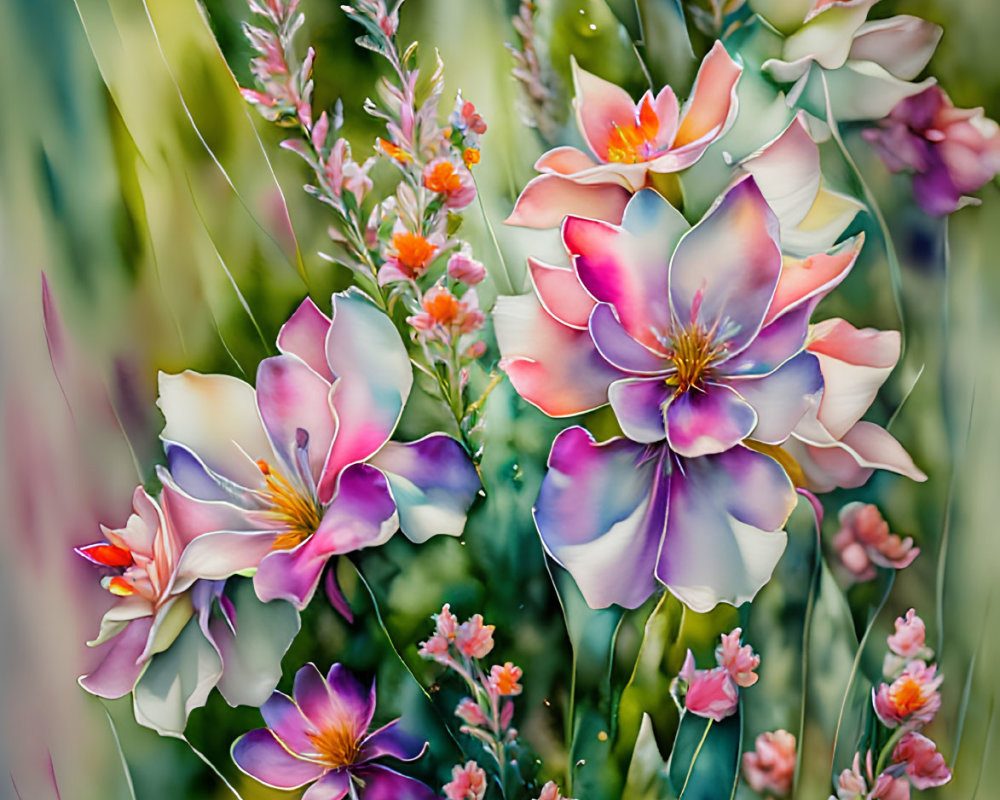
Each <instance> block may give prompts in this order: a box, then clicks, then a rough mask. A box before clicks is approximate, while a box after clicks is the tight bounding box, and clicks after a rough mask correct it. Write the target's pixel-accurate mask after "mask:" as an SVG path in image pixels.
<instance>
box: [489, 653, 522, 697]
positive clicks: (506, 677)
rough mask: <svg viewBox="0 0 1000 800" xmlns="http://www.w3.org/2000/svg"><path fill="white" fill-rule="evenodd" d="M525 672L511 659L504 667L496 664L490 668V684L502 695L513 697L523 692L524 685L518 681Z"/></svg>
mask: <svg viewBox="0 0 1000 800" xmlns="http://www.w3.org/2000/svg"><path fill="white" fill-rule="evenodd" d="M522 674H524V673H523V672H522V671H521V668H520V667H515V666H514V665H513V664H512V663H511V662H510V661H508V662H507V663H505V664H504V665H503V666H502V667H501V666H500V665H499V664H494V665H493V668H492V669H491V670H490V686H492V687H493V689H494V691H496V693H497V694H499V695H500V696H501V697H512V696H514V695H518V694H521V691H522V687H521V684H519V683H518V681H519V680H520V679H521V675H522Z"/></svg>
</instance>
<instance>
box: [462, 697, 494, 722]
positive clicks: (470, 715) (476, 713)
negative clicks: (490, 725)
mask: <svg viewBox="0 0 1000 800" xmlns="http://www.w3.org/2000/svg"><path fill="white" fill-rule="evenodd" d="M455 716H456V717H458V718H459V719H460V720H462V722H465V723H466V724H468V725H486V723H487V722H488V720H487V719H486V715H485V714H484V713H483V710H482V709H481V708H480V707H479V703H477V702H476V701H475V700H473V699H472V698H471V697H463V698H462V699H461V700H460V701H459V702H458V706H456V708H455Z"/></svg>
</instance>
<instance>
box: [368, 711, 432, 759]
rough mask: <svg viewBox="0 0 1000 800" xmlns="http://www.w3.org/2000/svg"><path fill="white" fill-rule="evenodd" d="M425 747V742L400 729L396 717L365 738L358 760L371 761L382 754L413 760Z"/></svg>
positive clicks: (421, 753)
mask: <svg viewBox="0 0 1000 800" xmlns="http://www.w3.org/2000/svg"><path fill="white" fill-rule="evenodd" d="M426 749H427V742H426V741H425V740H424V739H421V738H420V737H418V736H413V735H412V734H409V733H407V732H406V731H404V730H401V729H400V727H399V720H398V719H397V720H393V721H392V722H390V723H389V724H388V725H383V726H382V727H381V728H379V729H378V730H377V731H375V732H374V733H372V734H371V735H370V736H368V737H367V738H366V739H365V741H364V743H363V744H362V745H361V754H360V755H359V756H358V761H359V762H361V761H371V760H372V759H375V758H381V757H382V756H392V757H393V758H398V759H399V760H400V761H413V760H414V759H416V758H420V756H421V755H423V753H424V751H425V750H426Z"/></svg>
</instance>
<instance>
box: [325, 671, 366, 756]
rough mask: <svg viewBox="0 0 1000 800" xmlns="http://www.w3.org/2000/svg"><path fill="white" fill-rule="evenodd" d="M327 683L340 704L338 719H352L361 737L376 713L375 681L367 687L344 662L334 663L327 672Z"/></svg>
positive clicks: (338, 704) (335, 699) (331, 693)
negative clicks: (348, 669) (346, 667)
mask: <svg viewBox="0 0 1000 800" xmlns="http://www.w3.org/2000/svg"><path fill="white" fill-rule="evenodd" d="M326 683H327V685H328V686H329V687H330V695H331V696H332V697H333V699H334V701H335V703H336V704H337V706H338V712H337V717H338V719H341V720H350V721H352V722H353V723H354V724H355V728H354V729H355V730H356V731H358V739H360V738H361V737H362V736H364V735H365V732H366V731H367V730H368V726H369V725H371V722H372V715H373V714H374V713H375V681H372V682H371V684H369V685H368V687H367V688H365V686H364V685H363V684H362V683H361V681H359V680H358V679H357V678H355V677H354V676H353V675H352V674H351V673H350V672H348V671H347V669H345V668H344V666H343V665H342V664H332V665H331V666H330V669H329V670H328V671H327V673H326Z"/></svg>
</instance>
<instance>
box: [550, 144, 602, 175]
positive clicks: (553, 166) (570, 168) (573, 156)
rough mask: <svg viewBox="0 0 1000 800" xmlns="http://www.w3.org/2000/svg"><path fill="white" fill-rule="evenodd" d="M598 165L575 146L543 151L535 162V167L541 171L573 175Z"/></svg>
mask: <svg viewBox="0 0 1000 800" xmlns="http://www.w3.org/2000/svg"><path fill="white" fill-rule="evenodd" d="M596 166H597V162H596V161H594V159H592V158H591V157H590V156H588V155H587V154H586V153H584V152H583V151H581V150H577V149H576V148H575V147H556V148H554V149H552V150H549V151H548V152H547V153H543V154H542V156H541V158H539V159H538V161H536V162H535V169H536V170H538V171H539V172H555V173H557V174H559V175H572V174H573V173H574V172H582V171H583V170H585V169H590V168H591V167H596Z"/></svg>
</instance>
